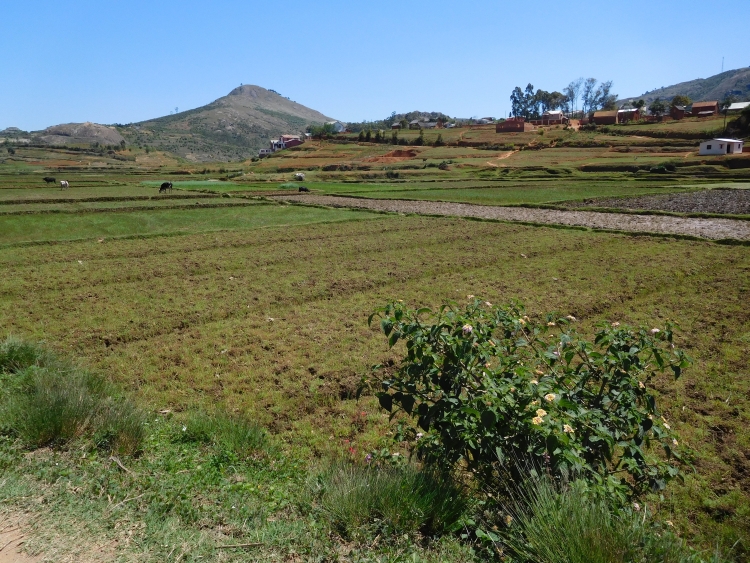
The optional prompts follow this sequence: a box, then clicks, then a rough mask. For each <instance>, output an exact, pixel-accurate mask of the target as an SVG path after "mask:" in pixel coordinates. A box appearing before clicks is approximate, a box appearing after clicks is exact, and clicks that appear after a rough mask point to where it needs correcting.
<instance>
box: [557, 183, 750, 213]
mask: <svg viewBox="0 0 750 563" xmlns="http://www.w3.org/2000/svg"><path fill="white" fill-rule="evenodd" d="M568 207H614V208H619V209H649V210H655V211H675V212H678V213H730V214H734V215H746V214H750V190H747V189H733V188H729V189H722V188H717V189H714V190H704V191H700V192H690V193H683V194H663V195H647V196H638V197H627V198H624V197H621V198H598V199H588V200H584V201H576V202H571V203H569V204H568Z"/></svg>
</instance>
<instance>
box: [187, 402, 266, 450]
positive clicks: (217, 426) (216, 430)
mask: <svg viewBox="0 0 750 563" xmlns="http://www.w3.org/2000/svg"><path fill="white" fill-rule="evenodd" d="M177 441H179V442H187V443H189V442H198V443H203V444H211V445H213V446H215V447H217V448H219V449H221V450H225V451H229V452H232V453H234V454H235V455H237V456H241V457H247V456H249V455H250V454H252V453H254V452H256V451H258V450H262V449H263V448H264V447H265V446H266V445H267V436H266V433H265V431H264V430H263V428H262V427H260V426H258V425H257V424H255V423H253V422H251V421H249V420H246V419H244V418H240V417H237V416H233V415H229V414H226V413H221V412H216V413H205V412H195V413H193V414H191V415H190V416H189V418H188V419H187V420H186V421H185V423H184V425H183V426H182V430H181V431H180V432H179V435H178V436H177Z"/></svg>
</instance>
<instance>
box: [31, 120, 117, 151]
mask: <svg viewBox="0 0 750 563" xmlns="http://www.w3.org/2000/svg"><path fill="white" fill-rule="evenodd" d="M124 140H125V139H124V138H123V136H122V135H120V133H118V132H117V129H115V128H114V127H108V126H106V125H99V124H98V123H91V122H88V121H87V122H86V123H65V124H63V125H53V126H52V127H47V129H45V130H44V131H39V132H37V133H35V134H34V141H35V142H40V141H41V142H43V143H45V144H47V145H79V144H94V143H99V144H100V145H119V144H120V143H121V142H122V141H124Z"/></svg>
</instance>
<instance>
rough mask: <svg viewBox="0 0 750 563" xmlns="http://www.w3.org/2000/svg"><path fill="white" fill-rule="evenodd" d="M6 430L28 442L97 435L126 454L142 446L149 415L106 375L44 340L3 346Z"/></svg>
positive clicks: (0, 406) (0, 363)
mask: <svg viewBox="0 0 750 563" xmlns="http://www.w3.org/2000/svg"><path fill="white" fill-rule="evenodd" d="M0 373H1V375H0V378H1V379H2V383H3V386H2V387H3V389H2V391H1V392H0V414H2V416H0V419H2V420H3V423H2V426H1V427H0V430H2V431H3V432H4V433H6V434H11V435H15V436H17V437H18V438H20V439H21V440H22V441H23V442H24V443H25V444H26V445H27V446H30V447H33V448H38V447H44V446H53V447H55V446H57V447H59V446H64V445H65V444H67V443H69V442H70V441H72V440H75V439H80V438H88V439H91V440H92V441H93V442H94V444H95V445H96V446H97V447H99V448H103V449H107V450H110V451H114V452H117V453H118V454H123V455H133V454H135V453H137V452H138V451H139V450H140V447H141V444H142V442H143V439H144V427H143V422H144V420H145V415H144V413H142V412H141V411H140V410H139V409H138V408H136V407H135V405H133V404H132V403H131V402H130V401H128V400H126V399H124V398H122V397H119V396H117V395H116V393H115V390H114V389H113V388H112V386H111V385H109V383H108V382H107V381H106V380H105V379H104V378H103V377H101V376H100V375H98V374H95V373H91V372H89V371H87V370H84V369H82V368H79V367H77V366H75V365H73V364H71V363H68V362H65V361H63V360H61V359H59V358H57V357H56V356H55V355H54V354H53V353H51V352H49V351H48V350H46V349H45V348H44V347H42V346H40V345H38V344H31V343H24V342H21V341H18V340H16V339H12V338H8V339H7V340H6V341H5V342H3V343H2V345H0Z"/></svg>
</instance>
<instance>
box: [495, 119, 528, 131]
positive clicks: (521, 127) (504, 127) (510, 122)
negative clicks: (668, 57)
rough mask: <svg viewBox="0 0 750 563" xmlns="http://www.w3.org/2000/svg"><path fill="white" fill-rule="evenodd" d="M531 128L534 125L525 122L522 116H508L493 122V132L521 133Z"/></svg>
mask: <svg viewBox="0 0 750 563" xmlns="http://www.w3.org/2000/svg"><path fill="white" fill-rule="evenodd" d="M533 130H534V126H533V125H532V124H531V123H526V120H524V118H523V117H510V118H508V119H506V120H505V121H502V122H500V123H497V124H495V133H523V132H524V131H533Z"/></svg>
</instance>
